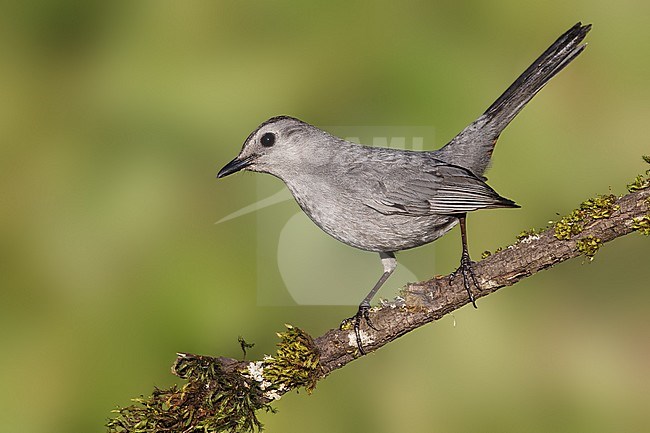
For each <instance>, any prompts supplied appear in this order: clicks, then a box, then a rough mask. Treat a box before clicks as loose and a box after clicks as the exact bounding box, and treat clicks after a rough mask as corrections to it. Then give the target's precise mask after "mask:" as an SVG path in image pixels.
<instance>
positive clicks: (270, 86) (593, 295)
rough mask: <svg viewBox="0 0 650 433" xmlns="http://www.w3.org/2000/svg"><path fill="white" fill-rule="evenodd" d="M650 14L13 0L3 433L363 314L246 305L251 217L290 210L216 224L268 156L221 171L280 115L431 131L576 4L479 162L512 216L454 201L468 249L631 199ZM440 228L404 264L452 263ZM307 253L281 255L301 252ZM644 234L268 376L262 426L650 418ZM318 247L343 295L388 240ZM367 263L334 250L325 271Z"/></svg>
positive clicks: (502, 76)
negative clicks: (443, 314) (591, 200)
mask: <svg viewBox="0 0 650 433" xmlns="http://www.w3.org/2000/svg"><path fill="white" fill-rule="evenodd" d="M649 16H650V3H648V2H647V1H641V0H629V1H619V2H611V1H607V2H606V1H569V2H567V1H559V0H554V1H550V2H537V3H526V4H525V5H524V4H522V3H521V2H519V1H514V0H511V1H499V2H483V1H472V2H458V1H446V2H425V1H406V2H388V1H382V2H372V3H371V2H367V3H364V2H359V3H355V4H350V2H339V1H326V2H310V3H306V2H304V3H300V2H287V1H241V0H238V1H232V2H223V1H220V2H212V1H184V2H181V1H177V2H171V1H138V2H133V1H106V2H94V1H50V2H3V4H2V6H1V7H0V179H1V181H0V206H1V211H0V290H1V291H0V343H1V347H2V356H0V431H2V432H8V433H9V432H12V433H13V432H20V433H40V432H43V433H45V432H47V433H52V432H91V431H100V432H101V431H103V430H104V427H103V424H104V423H105V422H106V419H107V418H108V417H109V416H110V411H111V410H112V409H113V408H115V407H116V406H117V405H127V404H129V399H130V398H132V397H137V396H139V395H141V394H145V395H147V394H149V393H150V391H151V390H152V388H153V386H159V387H166V386H169V385H171V384H172V383H176V382H177V381H176V380H175V378H174V377H173V376H171V374H170V373H169V366H170V365H171V363H172V361H173V360H174V358H175V352H177V351H187V352H194V353H201V354H215V355H224V356H233V357H240V356H241V352H240V349H239V347H238V344H237V336H239V335H241V336H244V337H245V338H246V340H247V341H252V342H255V343H256V345H255V347H254V348H253V349H252V350H251V351H250V355H249V356H250V357H252V358H257V357H261V356H262V355H263V354H264V353H271V352H272V351H273V350H274V345H275V343H276V339H275V337H274V331H280V330H282V329H283V323H291V324H294V325H296V326H299V327H302V328H304V329H305V330H307V331H308V332H310V333H312V334H313V335H319V334H321V333H323V332H324V331H326V330H327V329H329V328H332V327H334V326H337V324H338V323H339V321H340V320H341V319H342V318H344V317H347V316H349V315H351V314H352V313H353V312H354V307H351V306H338V307H337V306H320V307H319V306H309V307H304V306H290V305H278V306H260V305H259V303H258V301H257V299H258V293H257V286H258V268H259V267H260V266H261V265H262V264H266V265H267V266H269V263H270V264H271V266H273V264H274V263H276V262H277V257H275V256H274V255H273V254H270V255H269V256H268V257H265V256H264V255H261V254H259V251H257V250H258V245H259V242H258V240H259V239H260V238H261V237H263V238H264V239H267V240H268V239H272V236H274V234H273V233H270V234H269V233H259V230H258V229H257V227H259V224H258V222H259V220H260V219H271V218H285V220H286V218H287V215H286V213H285V214H282V212H280V215H279V216H278V215H276V213H277V212H278V211H277V209H281V208H282V207H283V206H284V207H285V208H286V207H287V206H288V209H289V211H288V212H289V215H292V214H294V213H295V212H296V211H297V207H296V205H295V204H294V203H293V202H286V203H284V204H282V205H279V206H280V207H278V208H267V209H262V210H260V211H258V212H257V213H252V214H248V215H246V216H243V217H240V218H238V219H234V220H231V221H228V222H225V223H221V224H217V225H215V224H214V222H215V221H217V220H219V219H220V218H222V217H224V216H226V215H228V214H230V213H232V212H234V211H236V210H237V209H240V208H242V207H243V206H246V205H249V204H251V203H253V202H254V201H255V200H257V199H258V198H260V197H259V191H258V189H259V187H260V185H264V188H270V190H273V191H277V190H280V189H281V185H280V183H279V181H277V180H276V179H274V178H272V177H270V176H261V175H255V174H246V175H238V176H234V177H232V178H227V179H223V180H219V181H217V180H216V179H215V178H214V177H215V174H216V172H217V170H218V169H219V168H220V167H221V166H222V165H223V164H225V163H226V162H227V161H229V160H230V159H231V158H232V157H234V156H235V154H236V153H237V152H238V151H239V148H240V145H241V143H242V142H243V140H244V139H245V137H246V136H247V135H248V133H249V132H250V131H251V130H252V129H254V128H255V127H256V126H257V125H258V124H259V123H260V122H261V121H263V120H264V119H266V118H268V117H270V116H271V115H276V114H291V115H294V116H297V117H299V118H301V119H303V120H306V121H308V122H310V123H313V124H316V125H378V126H382V125H430V126H432V127H434V128H435V131H436V138H435V142H434V143H428V144H427V145H428V147H429V148H434V147H439V146H440V145H442V144H444V143H445V142H446V140H448V139H449V138H451V137H453V136H454V135H455V134H456V133H457V132H458V131H459V130H461V129H462V128H463V127H464V126H465V125H466V124H467V123H469V122H470V121H472V120H473V119H474V118H475V117H476V116H477V115H478V114H479V113H480V112H481V111H482V110H483V109H484V108H486V107H487V106H488V105H489V104H490V103H491V102H492V101H493V100H494V99H495V98H496V97H497V96H498V95H499V94H500V92H501V91H503V90H504V89H505V88H506V87H507V85H509V84H510V83H511V82H512V81H513V80H514V78H515V77H516V76H517V75H518V74H519V73H520V72H521V71H523V69H524V68H525V67H526V66H528V64H529V63H530V62H531V61H532V60H533V59H534V58H535V57H536V56H537V55H539V54H540V53H541V52H542V51H543V50H544V49H545V48H546V47H547V46H548V45H549V44H550V43H551V42H552V41H553V40H554V39H555V38H556V37H557V36H559V35H560V34H561V33H562V32H564V31H565V30H566V29H568V28H569V27H570V26H571V25H573V24H574V23H575V22H576V21H578V20H582V21H583V22H591V23H593V24H594V29H593V30H592V32H591V34H589V36H588V42H589V48H588V49H587V51H586V52H585V53H584V54H583V55H582V56H581V57H580V58H579V59H578V60H577V61H576V62H575V63H574V64H572V65H571V66H570V67H569V68H568V69H567V70H565V71H563V72H562V73H561V74H560V75H559V76H558V77H557V78H555V79H554V80H553V82H552V83H551V84H550V85H549V86H548V87H547V88H545V89H544V90H543V91H542V92H541V93H540V95H538V96H537V97H536V98H535V99H534V101H533V102H532V103H531V104H530V106H529V107H528V108H526V110H524V111H523V112H522V113H521V115H520V116H519V117H518V118H517V119H516V120H515V122H514V123H513V124H512V125H511V126H510V127H509V128H508V130H507V131H506V133H504V134H503V137H502V139H501V140H500V142H499V146H498V147H497V150H496V153H495V157H494V163H493V168H492V169H491V171H490V172H489V173H488V175H489V177H490V183H491V185H492V186H493V187H494V188H495V189H497V190H498V191H499V192H501V193H502V194H503V195H505V196H507V197H509V198H512V199H515V200H516V201H517V202H518V203H520V204H521V205H522V209H519V210H495V211H486V212H479V213H477V214H475V215H472V217H471V218H470V219H469V230H470V247H471V251H472V255H473V256H474V257H475V258H478V257H479V256H480V253H481V252H482V251H483V250H485V249H491V250H493V249H495V248H496V247H498V246H502V245H506V244H508V243H510V242H512V241H513V240H514V235H515V234H517V233H519V232H520V231H521V230H523V229H528V228H530V227H540V226H544V225H545V224H546V222H547V221H548V220H549V219H555V218H557V215H556V214H557V213H559V214H564V213H566V212H568V211H570V210H571V209H572V208H573V207H575V206H576V205H577V204H578V203H579V202H580V201H582V200H583V199H585V198H588V197H590V196H593V195H594V194H597V193H607V192H609V191H611V192H613V193H617V194H619V193H622V192H624V191H625V184H626V183H627V182H628V181H630V180H631V179H632V178H633V177H634V176H635V175H636V174H637V173H639V172H641V171H642V170H644V169H645V167H644V166H643V162H642V161H641V159H640V156H641V154H644V153H645V154H647V153H650V145H649V144H648V137H647V135H648V132H647V124H648V118H649V117H650V85H649V84H648V77H649V76H650V57H649V56H648V53H649V52H650V28H649V27H648V24H647V19H648V17H649ZM274 212H275V213H274ZM280 227H281V224H280ZM304 227H305V228H304V230H306V232H307V233H306V236H312V234H313V233H317V232H318V229H317V228H316V227H315V226H310V225H305V226H304ZM322 236H325V235H322ZM458 237H459V236H458V233H456V231H454V232H452V233H451V234H450V236H448V237H445V238H443V239H441V240H440V241H438V242H437V243H436V244H434V245H429V246H426V247H422V248H419V249H416V250H412V251H408V252H404V253H402V254H401V255H400V262H401V263H403V265H404V267H405V268H409V269H415V270H417V272H416V274H417V275H418V277H426V276H428V275H430V274H431V273H433V268H434V265H435V272H439V273H447V272H449V271H451V270H453V269H454V268H455V267H456V266H457V263H458V260H459V253H460V242H459V240H458ZM315 245H316V244H314V245H311V244H310V243H302V244H300V245H296V249H299V251H300V254H301V255H302V256H304V257H307V258H309V257H318V256H319V255H320V254H321V253H320V252H319V251H316V250H317V249H318V248H317V247H316V246H315ZM649 246H650V243H649V240H648V238H644V237H642V236H640V235H638V234H631V235H630V236H627V237H625V238H623V239H619V240H617V241H615V242H613V243H612V244H611V245H607V246H606V247H605V248H603V249H602V250H601V251H600V252H599V253H598V255H597V256H596V258H595V260H594V261H593V262H592V263H589V264H587V263H582V260H581V259H577V260H573V261H571V262H569V263H565V264H562V265H560V266H557V267H556V268H554V269H552V270H550V271H548V272H543V273H541V274H538V275H536V276H534V277H532V278H530V279H527V280H526V281H523V282H522V283H520V284H518V285H517V286H515V287H512V288H507V289H504V290H503V291H502V292H500V293H498V294H495V295H493V296H490V297H488V298H485V299H482V300H481V301H480V306H479V309H478V310H476V311H474V310H473V309H471V308H463V309H462V310H460V311H458V312H456V313H455V314H454V315H453V317H452V316H450V317H447V318H445V319H444V320H441V321H440V322H437V323H435V324H432V325H429V326H426V327H424V328H423V329H420V330H418V331H416V332H413V333H412V334H410V335H408V336H405V337H404V338H401V339H400V340H399V341H396V342H394V343H393V344H390V345H389V346H387V347H385V348H383V349H381V350H379V351H378V352H377V353H374V354H372V355H370V356H367V357H365V358H363V359H361V360H358V361H356V362H354V363H352V364H350V365H348V366H347V367H346V368H344V369H342V370H341V371H337V372H336V373H334V374H332V375H331V376H330V377H329V378H328V379H327V380H324V381H323V382H321V383H319V385H318V387H317V389H316V391H315V392H314V394H313V395H311V396H306V395H305V393H300V394H295V393H293V394H290V395H287V396H285V397H284V398H283V399H282V400H281V401H279V402H278V403H277V404H276V407H277V408H278V409H279V412H278V413H277V414H275V415H270V414H268V415H265V414H262V421H263V422H264V423H265V424H266V427H267V431H269V432H280V431H281V432H304V431H309V432H332V431H341V432H360V431H374V432H397V431H412V432H424V431H436V432H438V431H439V432H477V431H481V432H550V431H552V432H613V431H617V432H622V431H624V432H645V431H649V429H650V346H649V344H648V343H649V339H648V332H649V331H650V320H649V319H648V312H647V311H648V303H649V301H650V295H649V293H648V290H647V289H648V286H649V284H648V281H649V280H650V279H649V274H650V270H649V267H648V253H649V252H650V247H649ZM336 248H340V249H341V250H340V251H344V250H345V251H346V253H341V254H352V255H354V256H355V257H359V260H368V263H369V265H368V266H369V267H371V268H370V269H371V270H370V272H371V274H373V273H375V277H373V278H372V280H369V281H367V283H366V285H364V286H362V287H357V283H354V284H352V283H350V285H349V286H348V289H347V290H349V291H354V295H355V296H357V297H358V298H359V299H360V298H361V297H363V296H364V295H365V293H366V290H367V288H368V287H369V286H370V284H372V283H373V282H374V278H376V276H378V275H379V271H380V266H379V263H378V260H376V257H375V255H373V254H370V253H364V252H360V251H355V250H352V249H350V248H347V247H345V246H338V245H337V247H336ZM337 251H338V250H337ZM366 257H367V258H366ZM432 257H435V261H434V260H433V259H432ZM314 262H317V261H316V260H314ZM358 272H360V271H359V270H358V269H355V267H354V266H345V263H343V265H342V266H341V267H340V268H339V269H336V270H335V272H330V274H336V275H331V278H332V283H331V284H332V285H338V284H343V285H345V281H346V280H347V279H348V278H349V279H350V281H353V280H354V278H355V277H354V275H356V274H357V273H358ZM364 272H366V270H364ZM307 277H309V274H307ZM325 278H327V276H326V277H325ZM354 281H356V280H354ZM341 282H342V283H341ZM404 282H405V280H403V279H400V278H396V279H394V280H391V281H390V282H389V283H388V284H387V285H386V286H385V287H384V289H383V290H382V293H381V294H382V295H383V296H384V297H391V296H392V295H393V294H394V293H395V292H396V290H397V288H398V287H399V286H400V285H402V284H403V283H404ZM325 284H326V283H325ZM337 290H338V289H337Z"/></svg>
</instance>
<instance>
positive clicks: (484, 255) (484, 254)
mask: <svg viewBox="0 0 650 433" xmlns="http://www.w3.org/2000/svg"><path fill="white" fill-rule="evenodd" d="M501 251H503V247H499V248H497V249H496V250H494V253H492V252H490V251H489V250H485V251H483V253H482V254H481V258H482V259H487V258H488V257H490V256H491V255H492V254H496V253H500V252H501Z"/></svg>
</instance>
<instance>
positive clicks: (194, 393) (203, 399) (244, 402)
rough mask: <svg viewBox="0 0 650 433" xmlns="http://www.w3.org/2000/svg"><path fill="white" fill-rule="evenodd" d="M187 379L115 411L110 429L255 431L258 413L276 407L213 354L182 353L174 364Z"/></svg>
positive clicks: (148, 432) (145, 432)
mask: <svg viewBox="0 0 650 433" xmlns="http://www.w3.org/2000/svg"><path fill="white" fill-rule="evenodd" d="M174 370H175V372H176V374H178V375H179V376H180V377H182V378H184V379H187V380H188V383H187V384H186V385H185V386H183V387H182V388H181V389H179V388H178V387H177V386H175V385H174V386H172V387H171V388H169V389H166V390H161V389H155V390H154V392H153V393H152V394H151V396H150V397H147V398H144V397H141V398H136V399H133V402H134V403H135V404H134V405H131V406H128V407H125V408H121V409H117V410H115V411H113V412H114V413H117V416H116V417H115V418H113V419H111V420H110V421H109V422H108V424H107V427H108V431H109V432H116V433H117V432H125V433H126V432H129V433H131V432H133V433H157V432H204V433H207V432H252V431H255V430H258V431H259V430H261V428H262V424H261V423H260V422H259V420H258V419H257V416H256V411H257V410H259V409H265V410H267V411H269V410H270V411H272V410H273V409H272V408H271V406H270V405H269V404H268V403H267V402H266V401H265V400H264V399H263V396H262V392H261V390H260V389H259V388H257V387H254V386H250V384H249V383H248V381H247V380H246V379H245V378H244V377H243V376H242V375H241V374H240V373H239V372H237V371H230V372H229V371H226V370H225V369H224V368H223V366H222V365H221V364H220V363H219V362H218V360H216V359H215V358H212V357H207V356H194V355H180V354H179V358H178V360H177V362H176V365H175V367H174Z"/></svg>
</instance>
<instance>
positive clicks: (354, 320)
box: [339, 304, 378, 355]
mask: <svg viewBox="0 0 650 433" xmlns="http://www.w3.org/2000/svg"><path fill="white" fill-rule="evenodd" d="M369 311H370V305H369V304H361V305H359V310H358V311H357V314H355V315H354V316H352V317H349V318H347V319H345V320H343V321H342V322H341V325H340V326H339V329H349V327H350V325H352V327H353V329H354V334H355V336H356V337H357V347H358V348H359V353H361V355H365V354H366V351H365V350H363V344H362V342H361V331H360V329H361V321H362V320H363V321H365V322H366V324H367V325H368V327H369V328H372V329H374V330H375V331H378V329H377V328H375V326H374V325H373V324H372V322H371V321H370V314H369Z"/></svg>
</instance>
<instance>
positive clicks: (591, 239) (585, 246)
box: [576, 236, 602, 261]
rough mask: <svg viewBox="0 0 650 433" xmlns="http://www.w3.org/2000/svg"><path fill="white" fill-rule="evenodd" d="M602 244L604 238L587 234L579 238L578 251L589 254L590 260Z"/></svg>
mask: <svg viewBox="0 0 650 433" xmlns="http://www.w3.org/2000/svg"><path fill="white" fill-rule="evenodd" d="M601 245H602V240H601V239H600V238H597V237H595V236H587V237H585V238H582V239H579V240H578V241H577V242H576V250H578V252H580V253H581V254H584V255H585V256H587V258H588V259H589V261H592V260H593V259H594V256H595V255H596V253H597V252H598V250H599V249H600V246H601Z"/></svg>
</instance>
